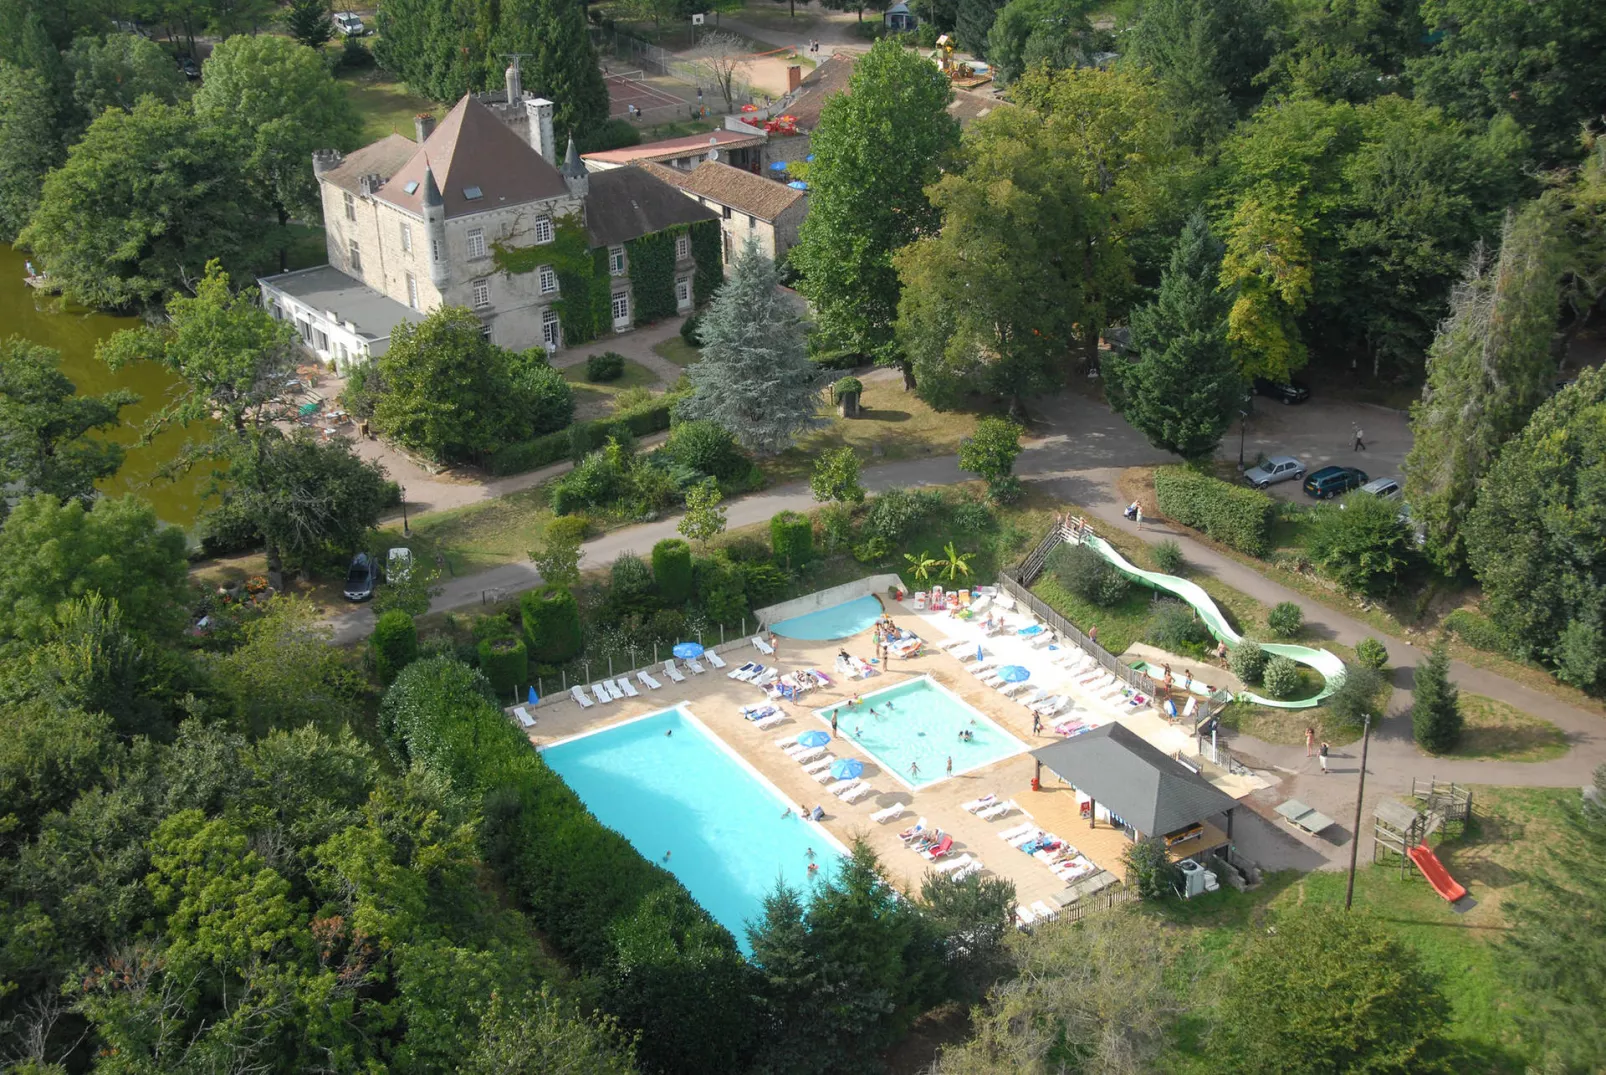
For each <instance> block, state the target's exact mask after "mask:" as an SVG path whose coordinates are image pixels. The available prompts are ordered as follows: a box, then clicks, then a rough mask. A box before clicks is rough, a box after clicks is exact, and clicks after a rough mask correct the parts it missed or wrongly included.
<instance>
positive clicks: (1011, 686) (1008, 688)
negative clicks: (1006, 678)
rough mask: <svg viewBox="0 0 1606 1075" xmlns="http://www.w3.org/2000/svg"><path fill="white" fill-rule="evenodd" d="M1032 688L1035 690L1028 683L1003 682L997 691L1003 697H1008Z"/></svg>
mask: <svg viewBox="0 0 1606 1075" xmlns="http://www.w3.org/2000/svg"><path fill="white" fill-rule="evenodd" d="M1032 690H1036V688H1035V687H1033V686H1031V685H1030V684H1029V683H1005V684H1004V685H1003V686H1001V687H999V688H998V693H999V694H1002V695H1003V696H1004V697H1005V698H1010V697H1013V696H1014V695H1017V694H1025V693H1027V692H1028V691H1032Z"/></svg>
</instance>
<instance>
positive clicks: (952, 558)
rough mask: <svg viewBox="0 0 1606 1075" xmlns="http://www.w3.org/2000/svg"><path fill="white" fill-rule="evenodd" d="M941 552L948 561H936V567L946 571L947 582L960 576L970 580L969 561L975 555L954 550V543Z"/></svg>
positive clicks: (950, 543) (945, 546)
mask: <svg viewBox="0 0 1606 1075" xmlns="http://www.w3.org/2000/svg"><path fill="white" fill-rule="evenodd" d="M942 551H943V552H945V553H947V554H948V559H946V560H938V561H937V565H936V566H938V567H944V568H947V569H948V570H947V576H948V581H949V582H952V581H954V580H955V579H957V578H958V577H959V576H960V575H963V576H965V578H967V579H968V578H970V561H972V560H974V559H975V558H976V554H975V553H973V552H960V551H959V550H957V549H955V548H954V543H953V542H951V541H950V542H949V543H948V544H947V545H944V546H943V549H942Z"/></svg>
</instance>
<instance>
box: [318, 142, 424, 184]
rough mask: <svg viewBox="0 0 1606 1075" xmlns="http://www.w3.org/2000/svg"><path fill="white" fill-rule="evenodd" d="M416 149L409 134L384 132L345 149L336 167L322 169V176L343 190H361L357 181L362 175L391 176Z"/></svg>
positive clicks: (415, 143) (415, 144)
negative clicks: (371, 141) (324, 170)
mask: <svg viewBox="0 0 1606 1075" xmlns="http://www.w3.org/2000/svg"><path fill="white" fill-rule="evenodd" d="M417 152H418V143H417V142H415V141H413V140H412V139H411V138H407V137H404V136H402V135H399V134H387V135H385V137H383V138H381V139H380V140H379V141H377V142H375V143H373V144H372V145H366V146H363V147H362V148H361V149H354V150H352V151H351V152H350V153H347V154H346V156H345V159H343V160H342V161H341V162H340V164H339V166H338V167H335V168H331V169H330V170H329V171H327V172H325V173H323V175H322V177H321V178H323V179H326V180H328V181H329V182H331V183H333V184H334V185H335V186H337V187H339V188H341V189H342V190H349V191H350V192H351V193H353V194H360V193H362V190H361V188H360V184H359V181H360V180H361V178H362V177H363V176H365V175H381V176H385V177H387V178H388V177H390V176H393V175H395V174H396V173H397V172H398V171H399V170H401V168H402V166H403V165H405V164H406V163H407V162H408V161H409V160H411V159H412V156H413V154H415V153H417Z"/></svg>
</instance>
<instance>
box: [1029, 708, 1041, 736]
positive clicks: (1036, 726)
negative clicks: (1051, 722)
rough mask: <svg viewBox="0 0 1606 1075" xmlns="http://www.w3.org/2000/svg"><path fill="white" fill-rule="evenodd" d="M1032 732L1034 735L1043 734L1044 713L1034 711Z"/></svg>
mask: <svg viewBox="0 0 1606 1075" xmlns="http://www.w3.org/2000/svg"><path fill="white" fill-rule="evenodd" d="M1032 734H1033V735H1042V734H1043V714H1041V713H1033V714H1032Z"/></svg>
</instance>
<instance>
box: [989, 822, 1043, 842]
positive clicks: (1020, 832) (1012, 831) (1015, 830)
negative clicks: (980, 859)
mask: <svg viewBox="0 0 1606 1075" xmlns="http://www.w3.org/2000/svg"><path fill="white" fill-rule="evenodd" d="M1036 828H1037V825H1036V824H1035V823H1034V822H1031V821H1023V822H1021V823H1020V824H1019V825H1014V826H1011V827H1010V828H1007V829H1005V830H1004V831H1003V832H1001V833H999V834H998V838H999V839H1000V840H1004V841H1009V840H1014V839H1016V838H1018V837H1020V836H1024V835H1025V834H1026V833H1028V832H1032V831H1034V830H1035V829H1036Z"/></svg>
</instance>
